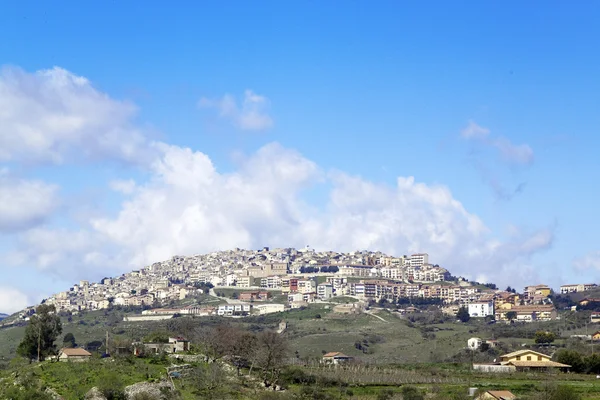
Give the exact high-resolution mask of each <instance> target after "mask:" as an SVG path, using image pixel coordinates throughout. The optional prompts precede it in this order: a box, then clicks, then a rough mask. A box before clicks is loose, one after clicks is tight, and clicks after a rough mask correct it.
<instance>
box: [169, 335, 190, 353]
mask: <svg viewBox="0 0 600 400" xmlns="http://www.w3.org/2000/svg"><path fill="white" fill-rule="evenodd" d="M169 344H170V345H171V346H172V347H173V351H172V353H181V352H184V351H189V350H190V341H189V340H187V339H186V338H184V337H181V336H177V337H170V338H169Z"/></svg>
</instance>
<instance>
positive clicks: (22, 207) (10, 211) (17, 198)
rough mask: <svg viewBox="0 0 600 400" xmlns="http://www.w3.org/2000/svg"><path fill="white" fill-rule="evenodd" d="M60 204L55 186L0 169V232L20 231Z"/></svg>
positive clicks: (38, 221) (36, 222)
mask: <svg viewBox="0 0 600 400" xmlns="http://www.w3.org/2000/svg"><path fill="white" fill-rule="evenodd" d="M58 204H59V200H58V187H57V186H56V185H51V184H47V183H45V182H42V181H39V180H26V179H21V178H18V177H15V176H13V175H11V174H10V172H9V171H8V169H0V233H3V232H4V233H8V232H14V231H19V230H23V229H27V228H31V227H32V226H35V225H38V224H40V223H42V222H44V221H45V220H46V219H47V218H48V217H49V216H50V215H51V214H52V213H53V212H54V210H55V209H56V207H57V206H58Z"/></svg>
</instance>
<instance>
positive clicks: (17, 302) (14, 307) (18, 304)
mask: <svg viewBox="0 0 600 400" xmlns="http://www.w3.org/2000/svg"><path fill="white" fill-rule="evenodd" d="M29 305H30V302H29V298H28V297H27V295H25V294H24V293H22V292H20V291H19V290H17V289H14V288H11V287H7V286H0V313H5V314H12V313H14V312H17V311H19V310H22V309H24V308H25V307H27V306H29Z"/></svg>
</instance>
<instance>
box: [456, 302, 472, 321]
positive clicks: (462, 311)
mask: <svg viewBox="0 0 600 400" xmlns="http://www.w3.org/2000/svg"><path fill="white" fill-rule="evenodd" d="M456 318H458V319H459V320H460V322H469V320H470V319H471V316H470V315H469V310H467V307H465V306H462V307H461V308H459V309H458V312H457V313H456Z"/></svg>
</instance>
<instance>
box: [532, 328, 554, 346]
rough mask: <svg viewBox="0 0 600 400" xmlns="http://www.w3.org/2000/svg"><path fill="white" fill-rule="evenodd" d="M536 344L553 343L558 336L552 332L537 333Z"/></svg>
mask: <svg viewBox="0 0 600 400" xmlns="http://www.w3.org/2000/svg"><path fill="white" fill-rule="evenodd" d="M534 338H535V342H536V343H538V344H546V343H552V342H554V340H555V339H556V335H555V334H554V333H552V332H546V331H537V332H536V333H535V336H534Z"/></svg>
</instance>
